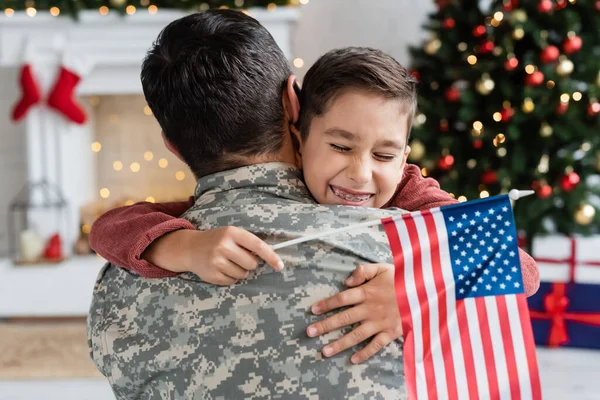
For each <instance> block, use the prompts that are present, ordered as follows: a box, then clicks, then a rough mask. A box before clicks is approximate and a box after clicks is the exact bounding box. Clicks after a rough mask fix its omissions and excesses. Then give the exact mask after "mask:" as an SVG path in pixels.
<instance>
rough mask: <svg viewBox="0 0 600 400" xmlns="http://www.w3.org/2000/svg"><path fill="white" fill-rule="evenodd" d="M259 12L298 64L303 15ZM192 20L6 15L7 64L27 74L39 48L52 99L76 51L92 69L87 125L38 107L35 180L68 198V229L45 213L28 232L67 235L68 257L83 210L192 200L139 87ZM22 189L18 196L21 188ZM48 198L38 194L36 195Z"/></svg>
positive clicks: (41, 73)
mask: <svg viewBox="0 0 600 400" xmlns="http://www.w3.org/2000/svg"><path fill="white" fill-rule="evenodd" d="M249 13H250V15H252V16H254V17H255V18H257V19H258V20H259V21H260V22H261V23H263V25H265V26H266V27H267V29H269V31H270V32H271V33H272V34H273V36H274V38H275V39H276V41H277V42H278V44H279V45H280V47H281V48H282V50H283V51H284V53H285V54H286V55H287V56H288V58H291V38H290V35H291V26H292V24H293V23H294V22H295V21H296V19H297V10H296V9H294V8H285V7H278V8H277V9H276V10H274V11H268V10H262V9H256V10H250V11H249ZM183 15H184V14H183V13H181V12H180V11H174V10H163V9H161V10H159V12H158V13H156V14H149V13H142V12H139V13H136V14H134V15H128V16H121V15H117V14H115V13H109V14H108V15H104V16H103V15H100V14H99V13H98V12H96V11H83V12H81V13H80V15H79V21H78V22H75V21H74V20H73V19H71V18H70V17H62V16H61V17H53V16H51V15H50V14H48V13H42V12H39V13H38V14H37V15H36V16H35V17H29V16H27V15H26V14H25V13H15V14H14V15H13V16H12V17H7V16H2V17H0V66H9V67H16V66H20V64H21V63H22V56H21V55H22V54H23V52H24V49H25V48H26V47H27V46H29V48H31V49H33V51H34V53H35V55H36V58H35V62H34V63H33V65H32V66H33V69H34V72H35V75H36V77H37V79H38V81H39V84H40V86H41V89H42V93H44V94H47V93H48V92H49V90H50V88H51V86H52V85H53V83H54V82H55V80H56V74H57V71H58V69H59V66H60V63H61V56H62V54H64V52H65V51H66V50H67V49H68V50H69V51H72V52H76V53H77V54H78V56H80V57H81V58H82V59H84V60H85V61H86V62H87V63H88V64H89V65H91V66H92V69H91V72H90V73H89V74H88V75H86V76H85V77H84V78H83V80H82V81H81V83H80V84H79V86H78V88H77V95H78V101H79V103H80V104H82V105H84V108H85V110H86V113H87V115H88V121H87V122H86V123H85V124H84V125H77V124H74V123H70V122H68V121H67V120H65V119H64V118H63V116H61V115H59V114H57V113H56V112H55V111H53V110H52V109H50V108H49V107H47V106H44V105H37V106H35V107H34V108H32V109H31V110H30V111H29V113H28V114H27V116H26V119H25V121H24V122H23V123H24V124H25V130H26V137H27V178H28V182H29V183H33V184H35V183H38V182H47V183H48V184H49V185H51V186H52V187H56V188H57V189H58V190H59V191H60V193H61V194H62V196H63V197H64V199H65V200H66V207H65V208H66V210H65V211H66V213H65V215H66V217H65V218H66V222H65V223H64V224H60V225H59V226H57V224H56V223H55V219H56V216H55V215H45V213H44V212H43V210H37V211H30V212H28V213H27V215H26V216H25V221H26V225H28V226H29V227H33V228H34V229H36V230H38V231H39V233H40V234H41V235H42V236H43V237H49V236H50V235H51V234H52V233H54V231H59V233H60V234H61V236H62V237H63V249H64V251H65V252H66V253H67V254H68V253H70V252H71V251H72V249H73V245H74V243H75V241H76V239H77V238H78V236H79V234H80V231H81V229H82V226H80V213H81V209H82V207H89V206H90V205H91V204H97V205H99V207H100V208H109V207H113V206H116V205H125V204H131V203H132V202H136V201H143V200H148V201H171V200H175V199H185V198H187V196H189V195H190V194H191V193H192V189H193V187H194V179H193V177H192V174H191V173H190V171H189V169H187V167H186V166H185V165H183V164H182V163H181V162H180V161H179V160H177V159H176V158H175V157H173V156H172V155H171V154H170V153H168V152H167V150H166V149H164V147H163V145H162V142H161V138H160V134H159V132H160V129H159V127H158V124H157V123H156V121H155V120H154V118H153V117H152V116H151V112H150V110H149V108H148V107H147V106H146V104H145V101H144V98H143V96H142V90H141V84H140V79H139V72H140V65H141V61H142V59H143V57H144V55H145V52H146V50H147V49H148V48H149V47H150V45H151V43H152V41H153V40H154V39H155V38H156V36H157V35H158V33H159V32H160V30H161V29H162V28H163V27H164V26H166V25H167V24H168V23H169V22H170V21H172V20H174V19H176V18H179V17H181V16H183ZM12 189H13V190H14V191H15V195H16V194H17V191H18V188H12ZM38 195H39V194H38V193H36V192H32V197H35V196H38ZM31 200H32V201H35V200H36V199H31ZM83 229H89V226H87V227H83Z"/></svg>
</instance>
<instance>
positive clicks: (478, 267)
mask: <svg viewBox="0 0 600 400" xmlns="http://www.w3.org/2000/svg"><path fill="white" fill-rule="evenodd" d="M481 268H483V265H481V264H477V269H481ZM486 272H487V270H486Z"/></svg>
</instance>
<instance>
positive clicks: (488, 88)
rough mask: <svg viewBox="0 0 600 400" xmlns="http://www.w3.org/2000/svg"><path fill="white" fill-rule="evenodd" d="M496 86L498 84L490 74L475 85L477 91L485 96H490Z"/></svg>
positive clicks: (483, 76) (482, 77)
mask: <svg viewBox="0 0 600 400" xmlns="http://www.w3.org/2000/svg"><path fill="white" fill-rule="evenodd" d="M495 86H496V84H495V83H494V81H493V80H492V79H491V78H490V76H489V75H488V74H483V75H482V76H481V79H480V80H478V81H477V82H476V83H475V89H477V91H478V92H479V93H480V94H482V95H484V96H487V95H489V94H490V93H491V92H492V90H494V87H495Z"/></svg>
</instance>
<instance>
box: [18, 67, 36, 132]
mask: <svg viewBox="0 0 600 400" xmlns="http://www.w3.org/2000/svg"><path fill="white" fill-rule="evenodd" d="M20 84H21V91H22V92H23V93H22V95H21V99H20V100H19V101H18V102H17V104H15V106H14V108H13V112H12V120H13V121H15V122H17V121H19V120H20V119H21V118H23V117H24V116H25V115H26V114H27V111H29V109H30V108H31V106H33V105H34V104H37V103H38V102H39V101H40V100H41V98H42V95H41V93H40V87H39V85H38V83H37V80H36V79H35V76H33V69H32V68H31V64H25V65H23V67H22V68H21V79H20Z"/></svg>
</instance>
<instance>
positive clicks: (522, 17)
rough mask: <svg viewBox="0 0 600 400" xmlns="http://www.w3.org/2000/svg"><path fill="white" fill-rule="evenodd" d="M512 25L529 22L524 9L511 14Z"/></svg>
mask: <svg viewBox="0 0 600 400" xmlns="http://www.w3.org/2000/svg"><path fill="white" fill-rule="evenodd" d="M508 19H509V20H510V22H511V23H513V24H514V23H515V22H525V21H527V13H526V12H525V10H523V9H522V8H519V9H516V10H514V11H512V12H511V13H510V16H509V17H508Z"/></svg>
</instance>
